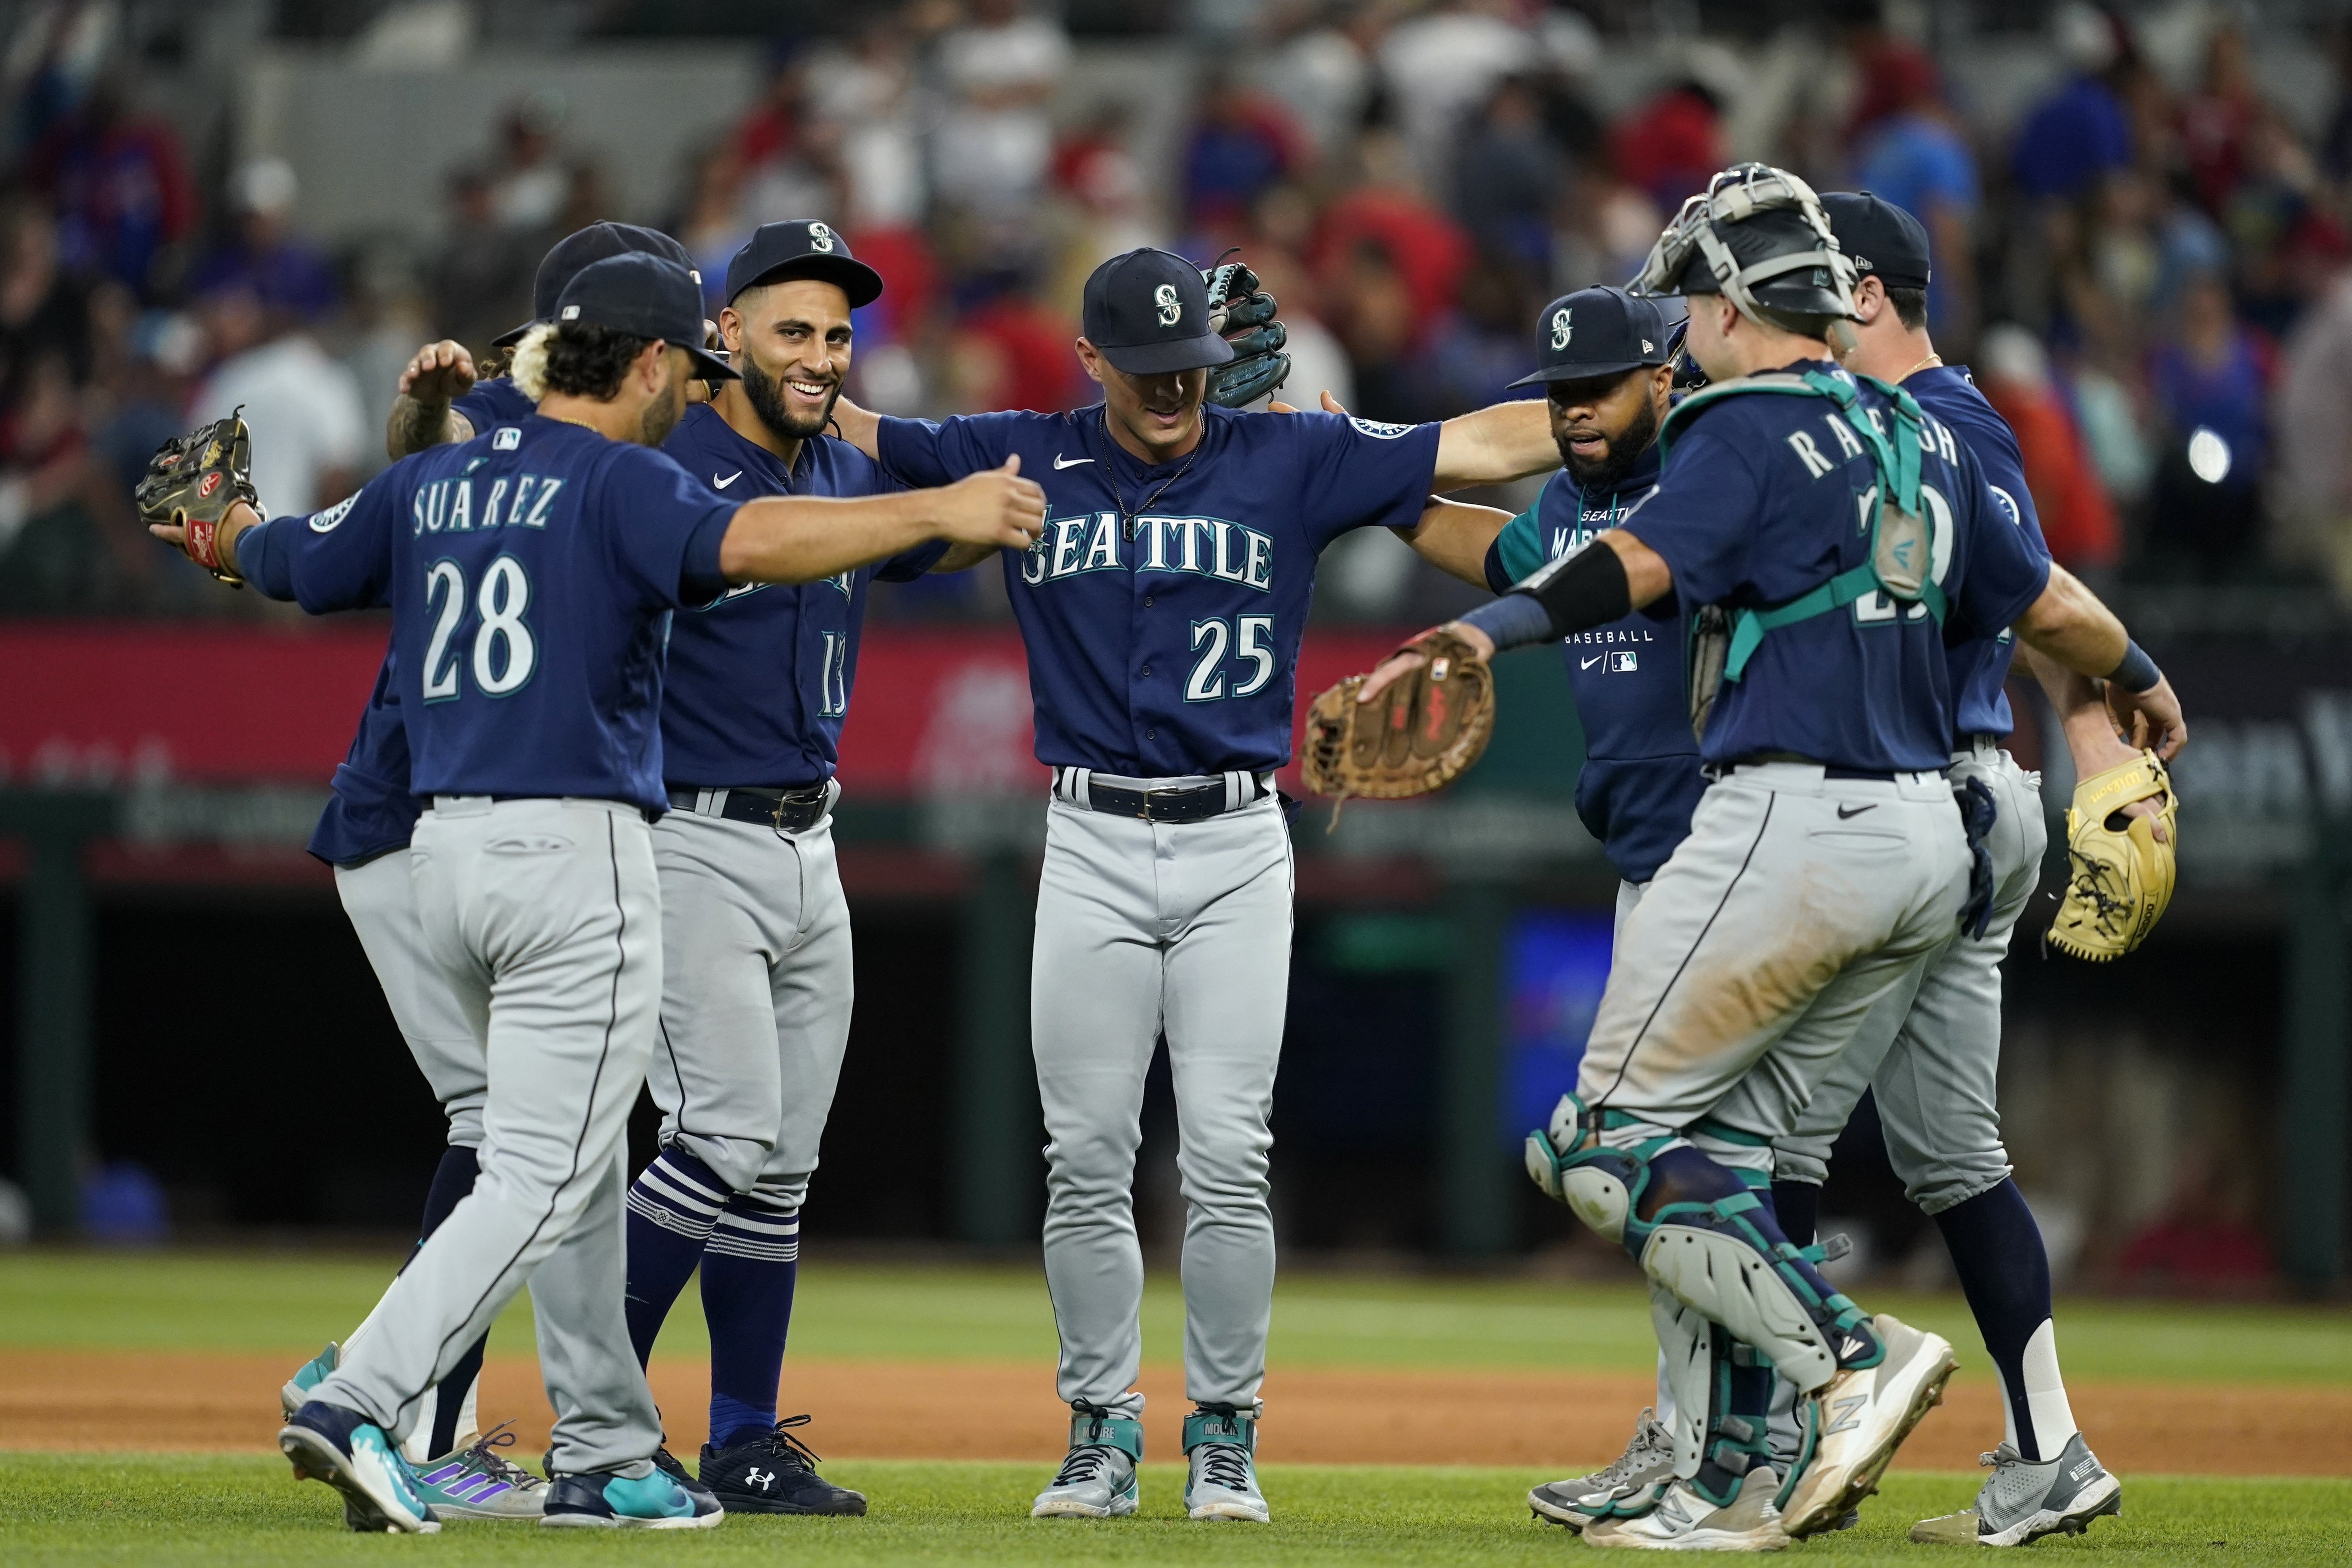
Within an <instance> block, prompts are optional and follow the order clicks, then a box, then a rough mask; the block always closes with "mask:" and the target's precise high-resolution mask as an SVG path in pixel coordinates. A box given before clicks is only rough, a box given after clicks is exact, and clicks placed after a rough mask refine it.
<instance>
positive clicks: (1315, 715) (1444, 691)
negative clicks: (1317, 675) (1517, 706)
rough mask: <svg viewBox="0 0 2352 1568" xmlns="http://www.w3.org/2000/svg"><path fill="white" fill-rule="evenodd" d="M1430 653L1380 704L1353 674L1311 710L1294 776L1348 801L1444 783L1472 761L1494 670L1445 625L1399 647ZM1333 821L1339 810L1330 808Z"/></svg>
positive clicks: (1424, 791) (1488, 709) (1491, 701)
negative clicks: (1360, 696)
mask: <svg viewBox="0 0 2352 1568" xmlns="http://www.w3.org/2000/svg"><path fill="white" fill-rule="evenodd" d="M1397 651H1398V652H1399V653H1405V652H1418V653H1424V654H1427V655H1428V656H1429V662H1427V663H1426V664H1423V666H1422V667H1421V668H1418V669H1415V670H1413V671H1412V673H1411V674H1409V675H1405V676H1402V677H1400V678H1399V679H1397V680H1396V681H1394V682H1393V683H1391V685H1390V687H1389V689H1387V690H1386V691H1385V692H1383V693H1381V698H1380V700H1378V701H1377V702H1359V701H1357V700H1356V693H1357V691H1358V690H1359V689H1361V688H1362V686H1363V684H1364V678H1363V677H1362V676H1360V675H1351V676H1349V678H1348V679H1345V680H1343V681H1341V682H1339V685H1337V686H1335V687H1333V688H1331V689H1329V690H1328V691H1326V692H1324V693H1322V694H1321V695H1320V696H1318V697H1317V698H1316V699H1315V700H1314V702H1313V703H1311V704H1310V705H1309V706H1308V708H1307V744H1306V747H1305V750H1304V752H1303V754H1302V755H1301V757H1300V774H1301V777H1302V778H1303V779H1304V780H1305V782H1306V784H1307V788H1308V789H1311V790H1313V791H1314V792H1315V793H1316V794H1318V795H1328V796H1330V797H1331V798H1332V799H1334V800H1338V801H1343V802H1344V801H1345V800H1347V799H1348V797H1349V796H1350V795H1363V796H1366V797H1367V798H1369V799H1371V800H1402V799H1405V798H1407V797H1409V796H1412V795H1428V794H1430V793H1431V792H1432V791H1433V790H1440V789H1444V787H1445V786H1446V785H1447V784H1452V783H1453V782H1454V780H1455V779H1456V778H1459V777H1460V776H1461V775H1462V773H1463V772H1464V770H1465V769H1466V768H1468V767H1469V766H1470V764H1471V763H1475V762H1476V761H1477V760H1478V754H1479V753H1480V752H1484V751H1485V750H1486V741H1487V738H1488V737H1489V736H1491V735H1492V734H1493V733H1494V732H1495V672H1494V671H1493V670H1492V669H1491V668H1488V667H1487V664H1486V660H1485V659H1483V658H1479V657H1478V652H1477V650H1476V649H1475V648H1473V647H1471V646H1470V645H1469V644H1468V643H1467V642H1465V641H1464V640H1463V639H1462V638H1460V637H1455V636H1454V635H1453V634H1452V633H1450V632H1446V631H1443V630H1440V631H1433V632H1425V633H1423V635H1422V636H1420V637H1415V638H1413V640H1412V641H1411V642H1409V643H1407V644H1405V645H1404V647H1401V648H1399V649H1398V650H1397ZM1332 822H1333V825H1334V826H1337V824H1338V822H1339V813H1338V812H1337V811H1336V810H1335V811H1334V812H1333V813H1332Z"/></svg>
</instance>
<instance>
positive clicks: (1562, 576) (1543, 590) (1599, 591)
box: [1511, 539, 1633, 637]
mask: <svg viewBox="0 0 2352 1568" xmlns="http://www.w3.org/2000/svg"><path fill="white" fill-rule="evenodd" d="M1511 592H1512V593H1514V594H1520V595H1527V596H1528V597H1529V598H1532V599H1534V600H1535V601H1536V603H1538V604H1539V605H1542V606H1543V607H1544V614H1545V615H1547V616H1549V617H1550V619H1551V635H1552V636H1553V637H1571V636H1573V635H1575V634H1576V633H1578V632H1582V631H1590V630H1591V629H1592V628H1593V627H1594V626H1607V625H1608V624H1609V623H1610V622H1611V621H1613V620H1617V619H1619V618H1621V617H1622V616H1626V615H1629V614H1631V613H1632V611H1633V584H1630V583H1629V582H1628V581H1627V580H1626V577H1625V559H1624V557H1623V556H1622V555H1620V554H1618V553H1617V552H1615V551H1614V550H1612V549H1611V548H1609V546H1608V545H1607V544H1606V543H1605V542H1601V540H1598V539H1596V540H1593V541H1592V542H1590V543H1588V544H1587V545H1585V547H1584V548H1583V549H1581V550H1579V551H1577V552H1574V553H1572V554H1569V555H1563V556H1561V557H1560V558H1559V559H1558V560H1557V561H1552V562H1549V563H1546V564H1545V565H1543V566H1542V567H1540V568H1538V570H1536V571H1534V572H1530V573H1529V574H1528V575H1527V577H1526V579H1525V580H1524V581H1522V582H1521V583H1520V584H1519V585H1518V586H1517V587H1516V588H1514V589H1512V590H1511Z"/></svg>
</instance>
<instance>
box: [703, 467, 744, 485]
mask: <svg viewBox="0 0 2352 1568" xmlns="http://www.w3.org/2000/svg"><path fill="white" fill-rule="evenodd" d="M742 477H743V470H742V469H740V468H738V469H736V470H735V471H734V472H733V473H731V474H730V475H728V476H727V477H726V478H725V479H720V478H719V476H718V475H717V474H713V475H711V476H710V483H711V486H712V488H713V489H722V490H723V489H726V488H727V487H728V486H729V485H731V484H733V483H734V482H735V481H736V480H737V479H741V478H742Z"/></svg>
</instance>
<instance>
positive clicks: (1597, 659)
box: [1576, 653, 1603, 669]
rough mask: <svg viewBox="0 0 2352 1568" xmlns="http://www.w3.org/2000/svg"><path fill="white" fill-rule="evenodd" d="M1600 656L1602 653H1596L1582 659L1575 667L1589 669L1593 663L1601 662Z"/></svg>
mask: <svg viewBox="0 0 2352 1568" xmlns="http://www.w3.org/2000/svg"><path fill="white" fill-rule="evenodd" d="M1602 657H1603V656H1602V655H1600V654H1597V653H1596V654H1594V655H1593V656H1592V657H1591V658H1588V659H1584V660H1582V661H1581V662H1580V663H1579V664H1578V665H1577V667H1576V668H1579V669H1591V668H1592V667H1593V666H1594V665H1596V664H1599V663H1600V662H1601V658H1602Z"/></svg>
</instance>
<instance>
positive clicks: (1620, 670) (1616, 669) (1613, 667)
mask: <svg viewBox="0 0 2352 1568" xmlns="http://www.w3.org/2000/svg"><path fill="white" fill-rule="evenodd" d="M1638 668H1641V656H1640V655H1638V654H1634V653H1630V652H1629V653H1612V654H1611V655H1610V656H1609V673H1610V674H1612V675H1631V674H1632V673H1633V671H1634V670H1636V669H1638Z"/></svg>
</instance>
